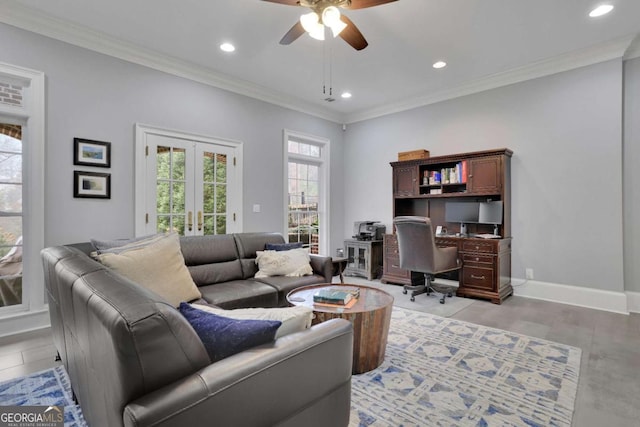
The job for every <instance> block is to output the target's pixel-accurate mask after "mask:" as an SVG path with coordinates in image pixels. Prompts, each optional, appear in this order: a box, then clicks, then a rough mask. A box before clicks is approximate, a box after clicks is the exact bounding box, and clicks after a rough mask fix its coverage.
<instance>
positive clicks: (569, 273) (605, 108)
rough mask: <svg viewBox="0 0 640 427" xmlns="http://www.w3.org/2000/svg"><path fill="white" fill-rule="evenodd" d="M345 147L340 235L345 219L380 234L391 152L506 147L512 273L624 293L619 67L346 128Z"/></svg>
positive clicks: (387, 204)
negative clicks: (371, 224)
mask: <svg viewBox="0 0 640 427" xmlns="http://www.w3.org/2000/svg"><path fill="white" fill-rule="evenodd" d="M636 68H638V67H636ZM636 117H637V115H636ZM636 126H637V124H636ZM636 129H637V128H636ZM346 141H347V142H346V147H345V157H346V159H345V163H346V164H347V165H349V168H348V170H347V171H346V172H345V183H346V188H345V190H346V194H347V195H348V197H347V198H346V199H345V230H344V233H345V235H346V236H347V235H349V234H350V233H351V225H350V224H352V223H353V221H354V220H360V219H371V220H380V221H383V222H384V223H385V224H386V225H387V228H389V227H390V226H391V220H392V196H391V167H390V166H389V162H390V161H395V160H396V159H397V153H398V152H399V151H408V150H414V149H419V148H424V149H428V150H430V151H431V155H432V156H437V155H444V154H452V153H459V152H467V151H477V150H484V149H491V148H501V147H507V148H510V149H512V150H513V151H514V156H513V159H512V199H513V202H512V216H513V223H512V234H513V237H514V240H513V252H512V273H513V276H514V277H515V278H524V270H525V268H533V270H534V275H535V280H537V281H542V282H549V283H560V284H568V285H577V286H584V287H589V288H598V289H605V290H611V291H623V290H624V282H623V261H622V256H623V241H622V168H621V166H622V143H621V142H622V61H621V60H616V61H609V62H606V63H601V64H596V65H593V66H589V67H583V68H579V69H576V70H572V71H569V72H564V73H560V74H555V75H552V76H548V77H544V78H539V79H535V80H529V81H526V82H523V83H519V84H515V85H511V86H507V87H502V88H498V89H494V90H490V91H486V92H482V93H478V94H474V95H470V96H466V97H462V98H457V99H454V100H450V101H446V102H441V103H438V104H434V105H430V106H425V107H421V108H416V109H413V110H410V111H406V112H402V113H397V114H393V115H388V116H384V117H380V118H376V119H371V120H367V121H363V122H359V123H354V124H351V125H349V127H348V129H347V132H346ZM636 145H637V144H636ZM636 150H637V149H636ZM636 164H637V162H636Z"/></svg>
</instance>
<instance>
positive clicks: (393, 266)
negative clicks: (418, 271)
mask: <svg viewBox="0 0 640 427" xmlns="http://www.w3.org/2000/svg"><path fill="white" fill-rule="evenodd" d="M391 267H392V268H400V267H398V266H397V265H393V264H391Z"/></svg>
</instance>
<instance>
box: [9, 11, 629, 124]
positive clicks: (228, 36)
mask: <svg viewBox="0 0 640 427" xmlns="http://www.w3.org/2000/svg"><path fill="white" fill-rule="evenodd" d="M601 3H609V4H613V5H614V6H615V9H614V10H613V12H611V13H610V14H608V15H606V16H603V17H600V18H596V19H593V18H589V17H588V13H589V11H590V10H591V9H592V8H593V7H595V6H597V5H598V4H601ZM307 11H308V9H306V8H302V7H294V6H286V5H280V4H275V3H271V2H266V1H261V0H227V1H223V0H208V1H203V0H180V1H178V0H175V1H168V0H135V1H131V0H109V1H105V0H47V1H44V0H20V1H15V0H0V21H1V22H5V23H8V24H11V25H15V26H18V27H22V28H25V29H29V30H32V31H36V32H39V33H42V34H45V35H48V36H53V37H56V38H60V39H62V40H65V41H68V42H72V43H75V44H79V45H81V46H85V47H89V48H92V49H95V50H98V51H103V52H105V53H113V54H115V55H116V56H120V57H124V58H125V59H130V60H135V61H136V62H141V63H143V64H145V65H152V66H155V67H156V68H160V69H165V70H167V69H169V70H174V71H175V72H176V74H179V75H184V76H187V77H190V78H194V79H196V80H199V81H204V82H208V83H210V84H214V85H216V86H219V87H224V88H228V89H230V90H233V91H236V92H240V93H245V94H249V95H251V96H255V97H257V98H260V99H265V100H269V101H272V102H275V103H278V104H280V105H286V106H290V107H293V108H296V109H299V110H302V111H307V112H310V113H312V114H316V115H319V116H323V117H325V118H329V119H332V120H335V121H337V122H351V121H357V120H360V119H363V118H367V117H374V116H376V115H380V114H384V113H388V112H391V111H399V110H402V109H405V108H410V107H413V106H417V105H424V104H427V103H430V102H434V101H438V100H442V99H446V98H450V97H453V96H456V95H461V94H465V93H471V92H473V91H478V90H481V89H486V88H489V87H495V86H499V85H500V84H504V83H509V82H515V81H520V80H523V79H526V78H530V77H535V76H538V75H545V74H549V73H551V72H556V71H558V70H563V69H568V68H571V67H574V66H579V65H586V64H587V63H589V62H598V61H601V60H606V59H611V58H613V57H616V56H617V57H620V56H622V55H623V54H624V52H625V50H626V51H627V52H630V51H633V52H632V54H633V55H634V56H638V50H639V49H637V48H636V47H635V46H636V44H632V43H631V42H632V40H634V39H635V38H636V35H637V34H639V33H640V0H609V1H607V0H604V1H602V0H398V1H396V2H392V3H388V4H385V5H381V6H376V7H372V8H368V9H360V10H349V11H344V13H345V14H346V15H347V16H348V17H349V18H351V20H352V21H353V22H354V23H355V24H356V25H357V26H358V28H359V29H360V31H361V32H362V33H363V35H364V36H365V38H366V39H367V41H368V42H369V46H368V47H367V48H366V49H364V50H362V51H356V50H354V49H353V48H351V47H350V46H349V45H348V44H346V43H345V42H344V41H343V40H342V39H340V38H337V39H331V40H329V41H327V42H324V43H323V42H320V41H317V40H314V39H311V38H310V37H309V36H308V35H306V34H305V35H303V36H302V37H301V38H299V39H298V40H296V41H295V42H294V43H293V44H291V45H289V46H282V45H280V44H279V43H278V42H279V40H280V38H281V37H282V36H283V35H284V34H285V32H286V31H287V30H288V29H289V28H291V26H292V25H293V24H294V23H295V22H296V21H297V19H298V17H299V16H300V15H301V14H302V13H304V12H307ZM50 18H51V19H50ZM225 41H229V42H232V43H233V44H234V45H235V46H236V48H237V50H236V51H235V52H234V53H231V54H228V53H224V52H222V51H220V50H219V48H218V46H219V45H220V44H221V43H222V42H225ZM630 43H631V48H629V46H630ZM329 58H331V61H330V62H331V70H332V72H331V79H330V77H329V72H328V69H329ZM0 60H1V58H0ZM437 60H444V61H446V62H447V63H448V66H447V67H446V68H444V69H441V70H435V69H433V68H432V66H431V65H432V64H433V63H434V62H435V61H437ZM323 69H324V70H326V71H325V72H323ZM323 82H324V83H326V88H327V90H328V88H329V86H332V88H333V97H334V98H336V101H335V102H332V103H328V102H326V101H324V99H325V98H326V97H327V96H328V94H323V91H322V88H323ZM343 90H348V91H350V92H351V93H352V94H353V97H352V98H351V99H348V100H343V99H341V98H340V96H339V94H340V93H341V92H342V91H343Z"/></svg>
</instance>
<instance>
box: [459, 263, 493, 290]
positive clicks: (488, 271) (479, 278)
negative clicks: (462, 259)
mask: <svg viewBox="0 0 640 427" xmlns="http://www.w3.org/2000/svg"><path fill="white" fill-rule="evenodd" d="M462 283H463V286H465V287H470V288H480V289H485V290H489V291H490V290H493V268H488V267H471V266H465V267H463V268H462Z"/></svg>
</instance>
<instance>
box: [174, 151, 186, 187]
mask: <svg viewBox="0 0 640 427" xmlns="http://www.w3.org/2000/svg"><path fill="white" fill-rule="evenodd" d="M185 159H186V153H185V150H184V149H183V148H174V149H173V162H172V163H173V164H172V175H173V179H176V180H182V179H184V168H185Z"/></svg>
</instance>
